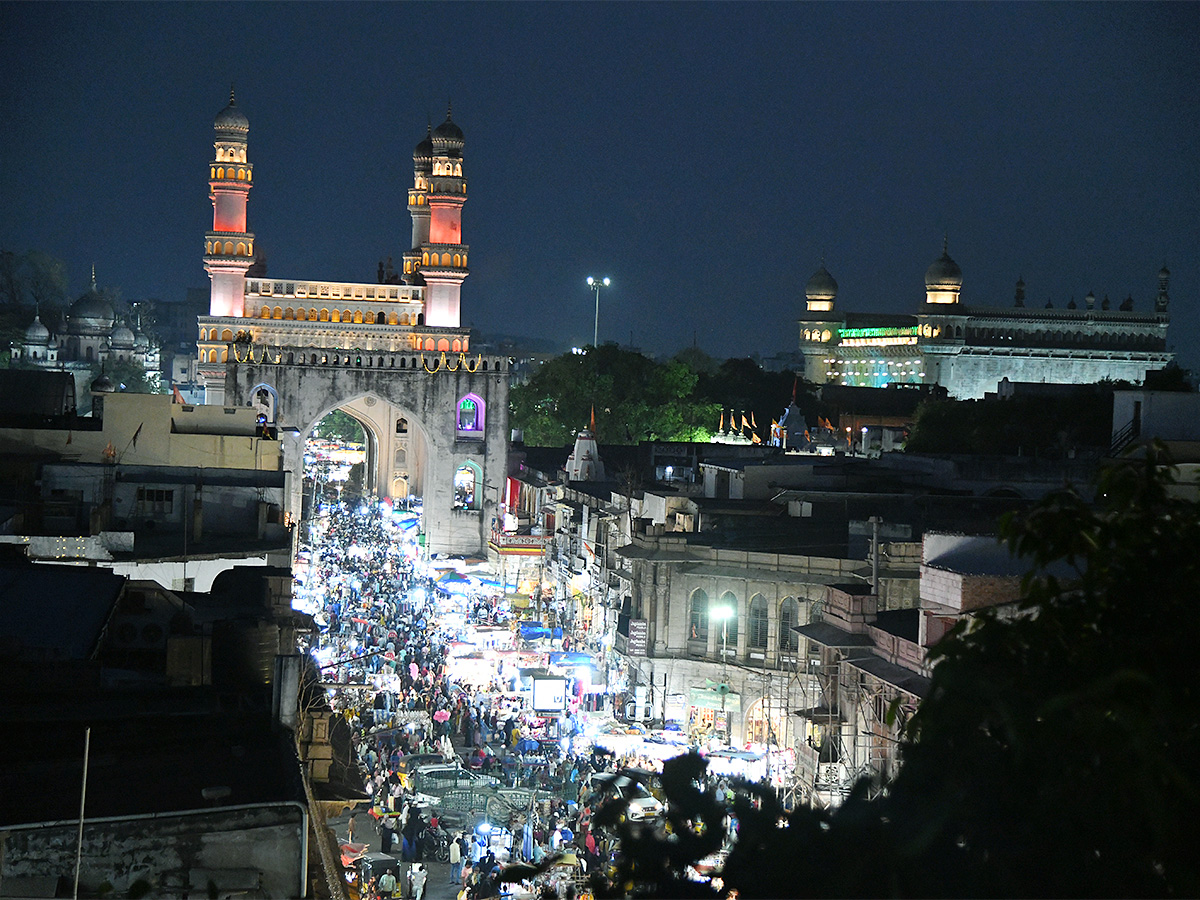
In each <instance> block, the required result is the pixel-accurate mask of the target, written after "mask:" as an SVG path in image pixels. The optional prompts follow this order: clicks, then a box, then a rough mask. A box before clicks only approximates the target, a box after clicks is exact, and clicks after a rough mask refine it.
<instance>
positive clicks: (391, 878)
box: [379, 869, 396, 898]
mask: <svg viewBox="0 0 1200 900" xmlns="http://www.w3.org/2000/svg"><path fill="white" fill-rule="evenodd" d="M379 896H380V897H384V898H391V897H395V896H396V876H395V875H393V874H392V870H391V869H384V870H383V874H382V875H381V876H379Z"/></svg>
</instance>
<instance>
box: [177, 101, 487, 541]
mask: <svg viewBox="0 0 1200 900" xmlns="http://www.w3.org/2000/svg"><path fill="white" fill-rule="evenodd" d="M213 127H214V131H215V140H214V143H213V146H214V148H215V157H214V159H213V161H212V162H211V163H209V173H208V176H209V177H208V181H209V191H210V197H211V199H212V204H213V227H212V230H211V231H209V232H208V233H207V234H206V235H205V239H204V242H205V243H204V266H205V269H206V270H207V271H208V273H209V276H210V278H211V281H212V291H211V295H210V304H209V315H207V316H201V317H200V318H199V320H198V324H199V340H198V342H197V347H198V352H199V365H198V371H199V373H200V377H201V378H202V380H203V382H204V385H205V394H206V400H207V402H208V403H217V404H224V405H225V406H227V407H235V406H254V407H257V408H258V409H259V410H260V413H261V415H262V416H264V417H265V420H266V423H267V425H268V426H271V427H274V428H276V429H277V432H278V434H279V438H280V440H281V441H283V442H284V456H285V460H286V461H287V462H286V465H287V467H288V470H289V472H290V474H291V489H290V491H289V512H291V513H292V515H293V516H296V515H297V514H298V513H299V511H300V503H301V490H302V485H303V478H302V476H303V450H304V439H305V437H306V436H307V435H308V433H309V432H310V431H311V430H312V427H313V426H314V425H315V424H316V423H317V422H319V421H320V420H321V419H322V418H323V417H324V416H325V415H326V414H327V413H329V412H330V411H332V410H334V409H342V410H345V411H346V412H347V413H349V414H350V415H351V416H353V417H354V418H355V419H357V420H358V421H359V422H360V423H362V425H363V426H364V432H365V433H366V435H367V450H368V459H367V473H366V479H365V483H366V487H367V488H368V489H370V490H372V491H374V492H375V493H376V494H377V495H378V496H381V497H382V496H391V497H395V498H404V497H408V496H410V495H414V496H419V497H421V499H422V501H423V527H424V530H425V533H426V535H427V541H428V546H429V548H430V549H431V550H433V551H435V552H437V551H440V552H449V553H466V554H473V555H483V554H485V553H486V547H487V536H488V532H489V530H490V529H489V525H490V522H491V517H492V516H493V515H494V512H495V498H497V497H498V496H499V491H500V485H501V484H502V483H503V481H504V476H505V454H506V452H507V445H508V433H507V429H508V360H507V358H504V357H483V356H479V355H472V354H471V353H470V337H469V333H468V330H467V329H466V328H463V327H461V325H460V316H459V307H460V294H461V291H462V283H463V281H464V279H466V277H467V272H468V269H467V250H468V248H467V245H466V244H464V243H462V208H463V204H464V203H465V202H466V199H467V183H466V179H465V178H464V177H463V157H462V150H463V133H462V130H461V129H460V128H459V127H458V125H456V124H455V123H454V122H453V121H452V120H451V117H450V114H449V112H447V114H446V121H444V122H443V123H442V124H441V125H439V126H437V128H431V129H429V130H428V133H427V134H426V137H425V138H424V140H422V141H421V142H420V143H419V144H417V147H416V150H415V151H414V152H413V184H412V187H411V188H409V189H408V192H407V205H408V213H409V216H410V218H411V221H412V233H411V240H410V241H406V246H407V249H405V250H404V251H403V253H402V258H403V272H402V273H401V274H399V276H398V277H388V275H385V273H384V271H383V267H382V266H381V267H380V273H379V280H378V282H374V283H368V282H364V283H358V282H354V283H347V282H333V281H314V280H309V279H301V278H268V277H267V276H266V275H265V274H262V273H261V272H260V271H256V270H257V269H258V267H256V266H255V265H254V263H255V249H254V235H253V234H252V233H250V232H249V231H248V230H247V220H246V205H247V201H248V199H249V194H250V188H251V186H252V184H253V171H254V170H253V167H252V166H251V164H250V162H249V159H248V156H247V137H248V135H249V131H250V124H249V121H248V120H247V118H246V116H245V115H244V114H243V113H242V112H241V110H239V109H238V107H237V104H236V102H235V100H234V98H233V95H232V92H231V93H230V101H229V105H228V106H227V107H226V108H225V109H223V110H222V111H221V112H220V113H218V115H217V118H216V121H215V123H214V126H213Z"/></svg>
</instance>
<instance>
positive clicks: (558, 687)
mask: <svg viewBox="0 0 1200 900" xmlns="http://www.w3.org/2000/svg"><path fill="white" fill-rule="evenodd" d="M566 700H567V680H566V679H565V678H534V679H533V710H534V712H546V713H561V712H562V711H563V705H564V704H565V703H566Z"/></svg>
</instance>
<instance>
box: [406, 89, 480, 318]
mask: <svg viewBox="0 0 1200 900" xmlns="http://www.w3.org/2000/svg"><path fill="white" fill-rule="evenodd" d="M429 139H430V144H431V148H430V149H431V155H430V161H429V176H428V188H427V193H426V194H425V195H424V199H425V200H426V201H427V205H428V210H429V211H428V213H425V214H422V215H421V216H419V215H418V213H417V212H416V211H415V210H414V211H413V214H412V215H413V238H414V240H416V239H417V238H421V237H424V240H423V241H420V242H419V244H417V245H416V246H414V248H413V249H414V250H416V249H418V248H419V249H420V251H421V255H420V265H419V268H418V269H417V273H418V274H419V276H420V277H421V279H422V280H423V281H424V283H425V285H426V289H425V324H426V325H432V326H434V327H438V328H457V327H459V322H460V318H459V305H460V296H461V293H462V283H463V280H464V279H465V278H466V277H467V245H466V244H464V243H463V242H462V208H463V204H464V203H466V202H467V181H466V179H465V178H464V177H463V162H462V149H463V133H462V129H461V128H459V127H458V126H457V125H455V124H454V122H453V121H451V118H450V110H449V109H447V110H446V121H445V122H443V123H442V124H441V125H439V126H438V127H437V128H435V129H433V132H432V134H430V136H429ZM420 148H421V145H418V150H420ZM414 162H415V163H417V166H416V168H417V169H418V170H419V169H420V167H421V161H418V160H417V158H416V154H414ZM421 176H422V173H421V172H420V171H418V172H417V176H416V180H417V181H419V180H420V178H421ZM415 187H416V185H415V184H414V193H417V192H416V190H415ZM420 199H421V198H420V195H419V194H418V196H417V200H418V204H417V205H418V206H420V205H421V204H420ZM411 208H412V206H411V200H410V209H411ZM424 216H427V218H424V220H423V217H424Z"/></svg>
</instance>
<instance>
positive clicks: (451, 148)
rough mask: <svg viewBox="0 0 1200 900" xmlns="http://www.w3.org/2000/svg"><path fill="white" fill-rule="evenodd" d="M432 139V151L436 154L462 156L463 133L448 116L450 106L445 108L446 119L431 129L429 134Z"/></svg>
mask: <svg viewBox="0 0 1200 900" xmlns="http://www.w3.org/2000/svg"><path fill="white" fill-rule="evenodd" d="M431 137H432V139H433V152H434V155H436V156H449V157H459V156H462V147H463V133H462V129H461V128H459V127H458V126H457V125H455V124H454V122H453V121H452V120H451V118H450V108H449V107H447V108H446V121H445V122H443V123H442V124H441V125H439V126H438V127H437V128H435V129H433V134H432V135H431Z"/></svg>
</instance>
